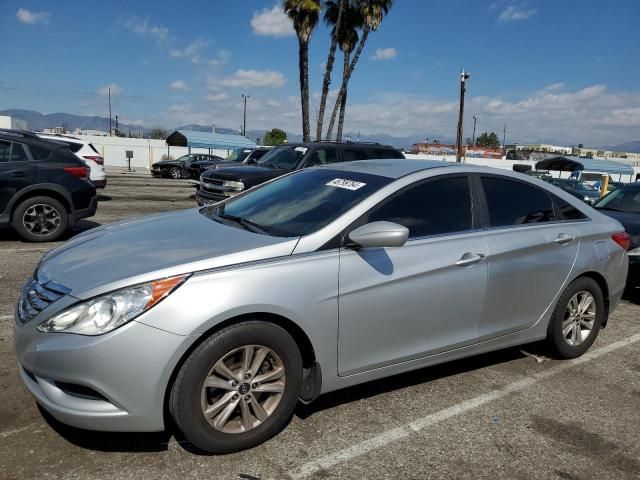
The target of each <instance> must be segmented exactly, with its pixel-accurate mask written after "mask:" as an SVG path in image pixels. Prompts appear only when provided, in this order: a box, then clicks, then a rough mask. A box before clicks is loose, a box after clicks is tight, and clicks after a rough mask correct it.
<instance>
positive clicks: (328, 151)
mask: <svg viewBox="0 0 640 480" xmlns="http://www.w3.org/2000/svg"><path fill="white" fill-rule="evenodd" d="M337 161H338V151H337V150H336V149H335V148H318V149H317V150H314V151H313V152H311V155H310V156H309V158H308V159H307V161H306V162H305V167H315V166H318V165H328V164H330V163H336V162H337Z"/></svg>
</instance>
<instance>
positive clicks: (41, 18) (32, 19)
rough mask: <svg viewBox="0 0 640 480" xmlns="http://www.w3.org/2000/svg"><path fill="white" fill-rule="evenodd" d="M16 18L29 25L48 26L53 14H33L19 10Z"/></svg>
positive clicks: (24, 9)
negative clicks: (41, 24)
mask: <svg viewBox="0 0 640 480" xmlns="http://www.w3.org/2000/svg"><path fill="white" fill-rule="evenodd" d="M16 17H17V18H18V20H20V21H21V22H22V23H25V24H27V25H37V24H38V23H43V24H47V23H49V19H50V18H51V12H44V11H42V12H32V11H30V10H27V9H26V8H19V9H18V11H17V12H16Z"/></svg>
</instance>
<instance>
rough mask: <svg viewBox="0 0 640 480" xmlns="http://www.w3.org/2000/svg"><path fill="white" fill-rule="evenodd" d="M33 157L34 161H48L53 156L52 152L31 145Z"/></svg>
mask: <svg viewBox="0 0 640 480" xmlns="http://www.w3.org/2000/svg"><path fill="white" fill-rule="evenodd" d="M29 150H30V151H31V156H32V157H33V159H34V160H46V159H47V158H49V155H51V151H50V150H47V149H46V148H42V147H36V146H35V145H29Z"/></svg>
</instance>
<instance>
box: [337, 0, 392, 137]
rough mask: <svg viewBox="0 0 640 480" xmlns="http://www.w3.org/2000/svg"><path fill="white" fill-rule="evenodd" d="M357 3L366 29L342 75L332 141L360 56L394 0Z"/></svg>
mask: <svg viewBox="0 0 640 480" xmlns="http://www.w3.org/2000/svg"><path fill="white" fill-rule="evenodd" d="M355 2H356V5H357V8H358V9H359V10H360V13H361V14H362V17H363V20H364V27H363V29H362V36H361V37H360V42H359V43H358V48H357V49H356V51H355V54H354V55H353V58H352V59H351V63H350V64H349V68H348V70H347V71H346V73H343V75H342V86H341V87H340V91H339V92H338V97H337V98H336V103H335V105H334V107H333V112H332V114H331V120H330V121H329V129H328V130H327V139H330V138H331V135H332V134H333V127H334V125H335V121H336V116H337V115H338V109H339V108H341V107H340V105H341V103H342V99H343V97H344V96H345V95H346V92H347V85H348V84H349V80H350V79H351V75H352V74H353V70H354V69H355V68H356V64H357V63H358V60H360V55H361V54H362V49H363V48H364V45H365V43H367V38H368V37H369V33H370V32H375V31H376V30H377V29H378V28H380V24H381V23H382V19H383V18H384V16H385V15H387V14H388V13H389V10H390V9H391V7H392V6H393V0H355Z"/></svg>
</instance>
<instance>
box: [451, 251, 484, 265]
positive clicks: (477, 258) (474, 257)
mask: <svg viewBox="0 0 640 480" xmlns="http://www.w3.org/2000/svg"><path fill="white" fill-rule="evenodd" d="M482 260H484V255H483V254H481V253H472V252H467V253H465V254H464V255H462V256H461V257H460V260H458V261H457V262H456V265H457V266H459V267H470V266H471V265H475V264H476V263H479V262H481V261H482Z"/></svg>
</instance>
